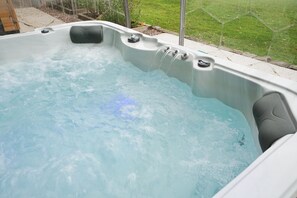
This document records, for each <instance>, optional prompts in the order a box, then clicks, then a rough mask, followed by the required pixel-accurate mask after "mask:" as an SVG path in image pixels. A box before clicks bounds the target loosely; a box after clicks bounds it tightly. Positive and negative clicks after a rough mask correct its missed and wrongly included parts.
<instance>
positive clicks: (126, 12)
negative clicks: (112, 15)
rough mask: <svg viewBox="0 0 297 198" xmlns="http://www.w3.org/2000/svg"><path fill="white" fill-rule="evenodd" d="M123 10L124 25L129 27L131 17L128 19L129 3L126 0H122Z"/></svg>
mask: <svg viewBox="0 0 297 198" xmlns="http://www.w3.org/2000/svg"><path fill="white" fill-rule="evenodd" d="M123 2H124V11H125V20H126V27H127V28H131V19H130V11H129V4H128V0H124V1H123Z"/></svg>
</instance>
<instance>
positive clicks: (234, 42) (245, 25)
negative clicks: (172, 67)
mask: <svg viewBox="0 0 297 198" xmlns="http://www.w3.org/2000/svg"><path fill="white" fill-rule="evenodd" d="M179 6H180V1H179V0H154V1H150V0H142V2H141V17H140V20H141V21H142V22H145V23H147V24H151V25H155V26H160V27H162V28H164V29H168V30H171V31H175V32H178V31H179ZM186 11H187V14H186V35H187V36H191V37H195V38H197V39H199V40H202V41H205V42H208V43H211V44H215V45H217V46H225V47H228V48H232V49H237V50H241V51H246V52H250V53H253V54H256V55H258V56H271V57H272V59H273V60H279V61H285V62H288V63H290V64H294V65H297V0H188V1H187V10H186Z"/></svg>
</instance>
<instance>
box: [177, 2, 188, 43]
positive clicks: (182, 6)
mask: <svg viewBox="0 0 297 198" xmlns="http://www.w3.org/2000/svg"><path fill="white" fill-rule="evenodd" d="M185 18H186V0H180V23H179V42H178V44H179V45H182V46H183V45H184V40H185Z"/></svg>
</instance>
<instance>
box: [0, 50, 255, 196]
mask: <svg viewBox="0 0 297 198" xmlns="http://www.w3.org/2000/svg"><path fill="white" fill-rule="evenodd" d="M257 156H258V153H257V151H256V149H255V146H254V143H253V140H252V137H251V135H250V128H249V126H248V124H247V122H246V120H245V118H244V116H243V115H242V114H241V113H240V112H238V111H236V110H234V109H232V108H230V107H228V106H226V105H224V104H222V103H221V102H220V101H218V100H216V99H205V98H199V97H196V96H193V95H192V93H191V90H190V87H188V86H187V85H186V84H184V83H181V82H179V81H178V80H176V79H174V78H169V77H167V76H166V74H164V73H163V72H161V71H153V72H148V73H145V72H142V71H141V70H139V69H138V68H137V67H135V66H133V65H132V64H130V63H128V62H125V61H124V60H123V59H122V57H121V56H120V54H119V52H118V51H117V50H116V49H114V48H106V47H104V48H103V47H102V48H98V47H85V48H71V49H70V48H69V49H63V50H61V51H59V52H57V53H55V54H52V55H49V57H39V58H28V59H27V60H25V61H23V62H15V63H10V64H7V65H1V67H0V197H63V198H65V197H172V198H173V197H184V198H187V197H211V196H213V195H214V194H215V193H216V192H217V191H219V190H220V189H221V188H222V187H224V186H225V185H226V184H227V183H228V182H229V181H231V180H232V179H233V178H234V177H235V176H237V175H238V174H239V173H240V172H241V171H243V170H244V169H245V168H246V167H247V166H248V165H249V164H250V163H251V162H252V161H253V160H255V158H256V157H257Z"/></svg>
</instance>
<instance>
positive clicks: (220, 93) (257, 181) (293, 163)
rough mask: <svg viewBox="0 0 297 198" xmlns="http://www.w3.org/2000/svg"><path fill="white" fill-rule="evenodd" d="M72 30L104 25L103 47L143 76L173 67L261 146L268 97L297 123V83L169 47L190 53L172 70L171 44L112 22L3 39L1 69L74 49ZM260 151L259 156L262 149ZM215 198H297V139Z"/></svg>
mask: <svg viewBox="0 0 297 198" xmlns="http://www.w3.org/2000/svg"><path fill="white" fill-rule="evenodd" d="M72 25H86V26H88V25H102V26H103V27H104V42H103V43H102V44H100V45H111V46H115V47H116V48H118V49H119V50H120V51H121V53H122V55H123V57H124V59H125V60H127V61H130V62H132V63H134V64H135V65H137V66H138V67H140V68H141V69H142V70H144V71H148V70H152V69H156V68H155V65H161V69H163V70H166V65H168V64H169V63H170V64H171V65H172V68H173V69H171V70H170V72H169V73H168V75H169V76H173V77H176V78H177V79H179V80H181V81H183V82H185V83H187V84H188V85H189V86H191V87H192V90H193V93H195V94H197V95H199V96H202V97H215V98H218V99H220V100H221V101H222V102H224V103H225V104H227V105H229V106H231V107H233V108H236V109H238V110H240V111H241V112H242V113H243V114H244V115H245V117H246V119H247V120H248V122H249V124H250V126H251V129H252V131H253V137H254V140H255V141H256V142H258V139H257V137H258V131H257V127H256V124H255V121H254V118H253V115H252V106H253V104H254V103H255V101H256V100H257V99H259V98H260V97H262V96H263V94H265V93H267V92H270V91H277V92H279V93H281V94H282V95H284V96H285V98H286V100H287V102H288V104H289V106H290V107H291V111H292V114H293V115H294V116H295V118H296V117H297V83H296V82H293V81H290V80H286V79H282V78H279V77H276V76H272V75H269V74H264V73H261V72H259V71H256V70H253V69H250V68H246V67H243V66H240V65H238V64H234V63H232V62H229V61H224V60H221V59H218V58H214V57H210V56H207V55H205V54H202V53H198V52H194V51H191V50H189V49H187V48H184V47H180V46H173V45H171V46H170V47H171V49H173V50H175V49H178V50H179V52H180V53H184V52H187V53H188V54H189V58H188V59H187V60H186V61H182V60H177V61H175V62H174V63H173V64H172V62H171V58H170V57H169V56H168V57H165V58H164V57H163V59H162V62H160V60H161V59H160V58H161V56H163V55H162V54H161V53H159V52H160V49H162V47H164V46H168V44H166V43H164V42H162V41H160V40H157V39H155V38H152V37H149V36H144V35H142V34H140V33H137V32H135V31H133V30H131V29H127V28H124V27H122V26H119V25H115V24H112V23H109V22H98V21H91V22H78V23H71V24H63V25H59V26H55V27H52V31H50V32H49V33H47V34H42V33H41V32H40V30H41V29H36V30H35V32H31V33H24V34H18V35H8V36H2V37H0V52H1V53H0V67H1V63H4V62H10V61H15V60H21V59H23V58H25V57H28V56H34V57H36V56H41V57H42V56H45V55H46V54H49V53H52V52H54V51H55V50H57V49H58V47H59V46H61V45H73V44H72V42H71V41H70V38H69V29H70V27H71V26H72ZM131 33H136V34H138V35H139V36H140V37H141V41H140V42H139V43H135V44H131V43H128V42H127V38H128V37H129V36H130V34H131ZM94 45H98V44H94ZM197 50H198V49H197ZM201 58H202V59H208V60H210V61H213V62H212V65H211V67H210V68H206V69H205V68H199V67H197V66H196V65H197V61H198V59H201ZM258 149H259V150H260V147H259V145H258ZM215 197H216V198H219V197H226V198H229V197H234V198H235V197H236V198H238V197H240V198H242V197H249V198H250V197H259V198H260V197H261V198H265V197H269V198H273V197H275V198H280V197H297V134H294V135H287V136H285V137H283V138H281V139H280V140H278V141H277V142H276V143H275V144H274V145H273V146H272V147H271V148H270V149H268V150H267V151H266V152H265V153H263V154H262V155H261V156H260V157H258V159H256V160H255V161H254V162H253V163H252V164H251V165H250V166H249V167H248V168H247V169H246V170H244V171H243V172H242V173H241V174H240V175H239V176H237V177H236V178H235V179H234V180H233V181H231V182H230V183H229V184H228V185H226V186H225V187H224V188H223V189H222V190H221V191H219V192H218V193H217V194H216V195H215Z"/></svg>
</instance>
